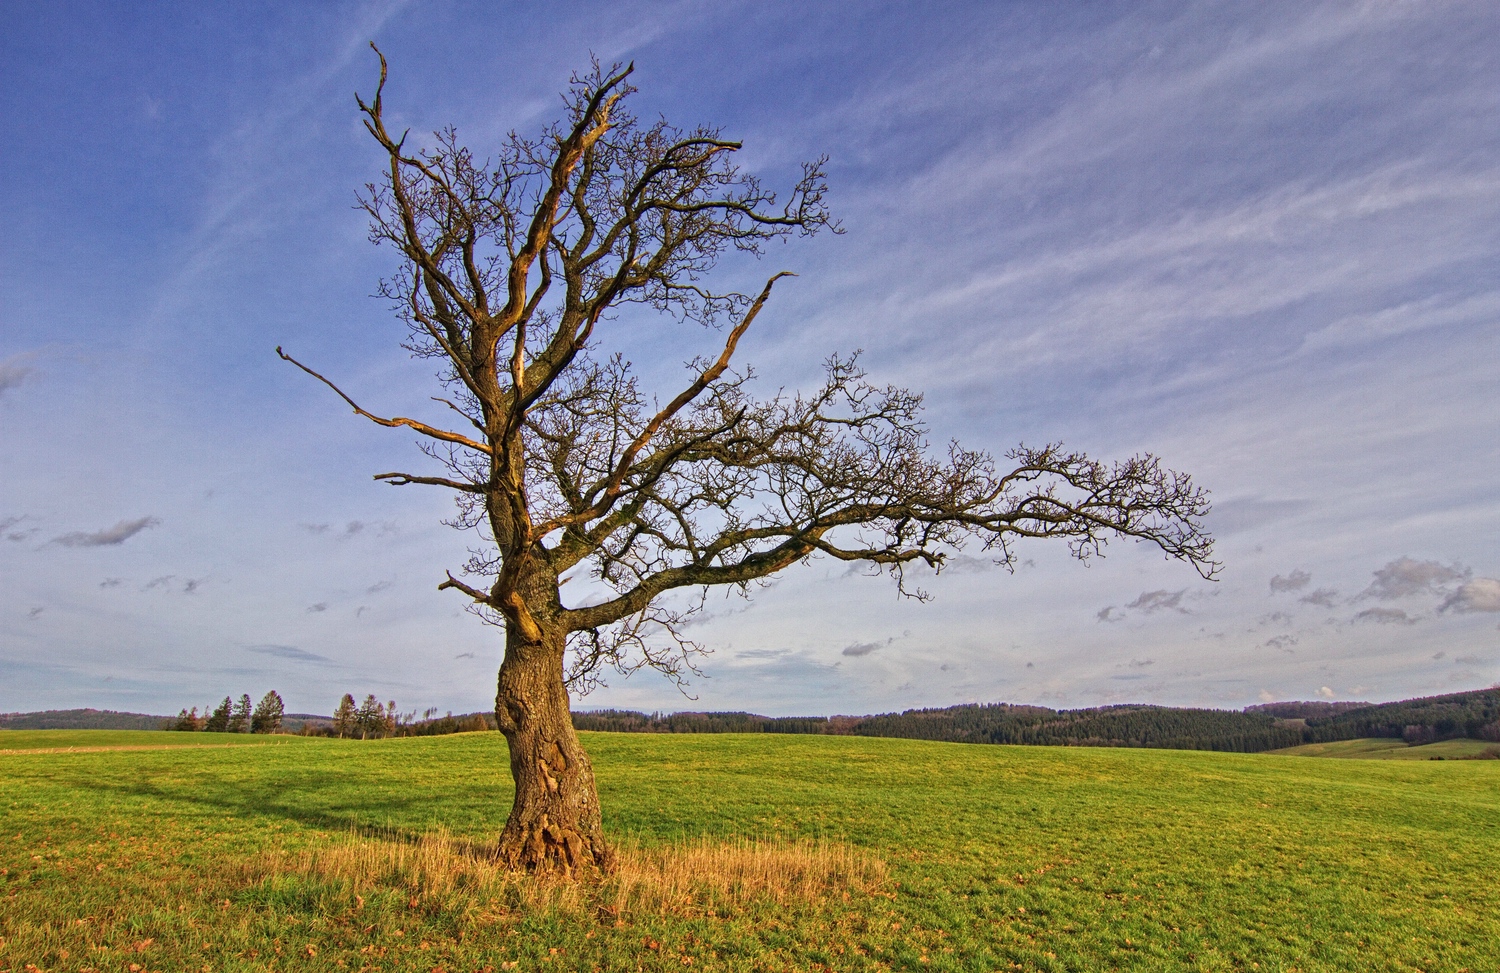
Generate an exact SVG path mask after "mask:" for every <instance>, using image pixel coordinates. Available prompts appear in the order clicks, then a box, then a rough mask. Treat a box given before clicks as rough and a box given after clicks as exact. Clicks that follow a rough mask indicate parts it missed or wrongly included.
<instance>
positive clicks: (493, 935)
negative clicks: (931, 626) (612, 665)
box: [0, 731, 1500, 973]
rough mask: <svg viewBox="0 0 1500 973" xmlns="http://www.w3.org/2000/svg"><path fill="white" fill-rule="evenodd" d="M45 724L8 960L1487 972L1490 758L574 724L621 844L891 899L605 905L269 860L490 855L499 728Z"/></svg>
mask: <svg viewBox="0 0 1500 973" xmlns="http://www.w3.org/2000/svg"><path fill="white" fill-rule="evenodd" d="M43 732H45V731H37V733H35V734H32V739H33V740H35V741H39V742H37V743H36V744H35V747H36V748H39V752H35V753H30V754H28V753H17V752H10V753H3V754H0V794H3V797H0V870H3V874H0V895H3V898H0V937H3V940H4V941H3V943H0V970H5V969H12V970H16V971H18V973H19V971H21V970H24V969H26V964H27V963H31V964H34V965H35V966H36V967H37V968H38V969H43V970H85V969H98V970H120V971H129V970H130V969H131V964H135V965H136V966H137V967H139V968H140V969H142V970H198V969H206V970H209V971H213V973H218V971H238V970H266V969H297V970H311V971H318V970H328V971H332V970H338V969H349V970H358V969H362V968H363V969H369V970H421V971H425V973H430V971H432V970H435V969H441V970H443V971H445V973H454V971H460V970H462V971H469V970H479V971H483V970H484V969H485V968H486V967H489V968H491V969H492V970H503V969H518V970H532V969H541V970H595V969H600V970H636V969H641V970H667V969H671V970H678V971H680V970H683V969H688V968H690V967H696V968H698V969H707V970H768V971H769V970H812V969H829V970H882V969H911V970H917V969H937V970H986V971H988V970H1010V969H1024V970H1045V971H1061V970H1070V971H1094V970H1115V969H1119V970H1255V969H1258V970H1281V971H1287V973H1290V971H1294V970H1296V971H1315V970H1328V971H1333V970H1339V971H1343V970H1426V971H1458V970H1474V971H1479V970H1486V971H1492V970H1496V969H1500V886H1497V884H1496V882H1495V881H1494V875H1495V873H1496V870H1497V867H1500V852H1497V851H1496V849H1497V848H1500V762H1497V761H1462V762H1450V761H1444V762H1397V761H1390V762H1382V763H1374V762H1355V761H1340V760H1296V759H1288V758H1286V757H1283V756H1270V755H1263V754H1262V755H1237V754H1217V753H1195V752H1177V751H1150V750H1127V749H1088V748H1052V747H994V746H966V745H962V744H939V743H924V742H917V741H906V740H880V739H865V738H848V737H811V736H810V737H793V736H778V735H701V736H699V735H691V736H690V735H682V736H671V735H623V734H622V735H612V734H586V735H585V744H586V745H587V746H588V747H589V749H590V751H591V753H592V754H593V756H594V761H595V767H596V771H597V774H598V778H599V783H600V788H601V796H602V798H603V801H604V805H605V812H606V826H607V827H608V828H609V829H611V831H612V832H613V833H614V834H615V835H616V837H618V838H622V839H624V840H626V841H627V842H628V843H633V844H635V845H639V846H644V847H648V848H649V847H652V846H657V845H662V844H669V843H672V842H679V841H683V840H685V839H708V840H709V841H716V840H720V839H725V840H730V839H736V838H745V837H751V838H763V839H770V840H772V841H783V842H788V843H791V842H795V841H798V840H800V839H812V840H815V841H816V840H821V841H824V842H842V843H845V844H847V845H851V846H853V847H854V848H856V849H857V850H859V851H861V852H862V853H864V854H866V855H868V856H872V857H877V858H879V859H882V860H883V861H884V862H885V863H886V864H887V867H888V879H887V881H886V884H885V885H884V887H882V888H878V889H876V890H873V891H868V890H861V889H858V888H855V889H851V890H849V891H848V892H847V895H845V894H840V893H838V892H837V891H835V892H833V893H830V894H826V895H821V896H813V897H807V898H803V899H793V900H790V901H785V902H782V903H779V904H778V903H777V902H775V901H772V900H770V899H766V900H764V901H759V900H751V901H748V902H742V903H739V904H737V905H734V906H732V907H725V906H723V905H722V904H718V905H715V904H713V903H710V902H706V901H705V902H701V903H696V904H695V903H685V904H683V905H682V907H681V908H675V909H672V910H651V909H642V910H640V911H638V912H631V911H626V912H625V913H623V914H621V915H620V916H618V917H615V916H613V915H606V914H605V913H603V912H599V913H597V914H596V913H595V912H594V911H591V910H590V909H588V908H583V909H578V908H573V909H568V908H527V907H525V906H524V903H522V902H521V900H519V899H517V898H516V897H515V896H514V895H513V894H509V893H504V894H492V893H486V892H483V891H478V890H475V891H465V890H463V889H457V890H454V891H452V892H449V893H445V894H443V895H436V894H433V895H427V894H416V893H414V892H413V890H412V889H410V888H406V887H402V886H401V885H400V883H398V882H394V881H393V882H387V883H385V884H381V883H380V882H376V884H375V887H374V888H373V889H372V888H365V889H364V891H363V892H361V891H360V890H359V889H356V888H354V887H351V886H349V885H348V884H347V883H342V884H341V883H340V882H339V881H336V880H333V879H327V878H320V877H318V876H317V875H316V874H306V873H297V872H295V871H286V870H281V871H277V870H276V869H267V868H265V867H262V865H261V864H257V863H264V862H266V861H269V860H271V859H270V858H269V857H268V855H269V854H270V853H271V852H275V851H281V852H284V853H286V854H287V855H292V856H295V855H296V854H299V853H305V852H308V851H309V850H316V849H319V848H326V847H331V846H333V845H336V844H337V843H338V842H340V841H345V842H347V841H348V840H350V839H348V838H347V837H341V836H345V835H347V834H348V833H349V829H350V828H351V825H353V824H358V825H360V826H363V827H381V828H386V829H389V830H388V831H387V832H386V833H387V834H389V835H391V836H393V837H394V838H396V839H397V840H400V839H402V838H403V837H404V838H415V837H417V836H420V835H422V834H425V833H430V832H432V831H434V830H436V829H446V831H447V832H450V833H452V834H453V835H454V836H455V837H457V838H472V839H479V840H483V839H485V838H487V837H489V836H492V835H493V833H494V831H495V830H496V829H497V828H498V825H499V823H501V822H502V821H503V819H504V816H505V813H506V811H507V810H508V807H509V801H510V786H509V782H508V779H507V764H506V758H505V749H504V741H503V740H502V739H501V738H500V737H499V735H498V734H493V733H489V734H464V735H459V736H451V737H436V738H421V739H402V740H388V741H379V742H358V741H339V740H301V739H295V740H289V739H285V738H284V739H283V740H282V741H275V742H276V743H277V744H279V745H268V746H228V747H208V748H202V749H181V748H164V749H157V750H117V751H92V752H79V751H75V752H71V753H70V752H66V751H62V752H59V751H58V747H68V746H75V747H76V746H80V745H81V744H80V743H79V742H78V740H79V737H80V734H79V733H74V732H67V733H59V734H57V735H55V736H54V737H53V738H52V739H54V740H58V741H66V742H61V743H56V744H51V745H45V744H44V742H40V741H44V740H45V739H46V738H44V737H42V736H40V735H39V734H40V733H43ZM147 735H148V736H150V737H151V738H152V739H153V740H159V739H161V737H166V736H174V735H172V734H161V735H159V736H158V735H154V734H147ZM187 736H188V735H186V734H184V735H182V737H183V738H186V737H187ZM9 739H11V737H10V736H9V735H8V734H7V735H4V736H0V740H9ZM86 739H93V740H98V739H112V740H124V739H126V737H125V736H124V735H122V734H115V733H108V732H107V731H98V732H97V735H92V734H91V735H89V736H88V737H86ZM204 739H205V738H204V737H203V736H199V740H198V741H195V742H199V741H203V740H204ZM236 742H238V741H236ZM123 745H127V746H128V745H134V744H131V743H126V744H123ZM0 749H3V748H0ZM11 749H12V750H14V749H16V748H14V746H12V748H11ZM42 751H45V752H42ZM308 947H311V948H312V955H309V950H308ZM64 951H66V954H67V955H66V958H64V956H63V952H64ZM506 963H514V964H517V965H515V966H511V967H507V966H506V965H505V964H506Z"/></svg>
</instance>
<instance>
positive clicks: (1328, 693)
mask: <svg viewBox="0 0 1500 973" xmlns="http://www.w3.org/2000/svg"><path fill="white" fill-rule="evenodd" d="M1318 695H1319V696H1322V697H1323V698H1324V699H1333V698H1334V697H1336V696H1338V693H1336V692H1334V691H1333V690H1332V689H1331V688H1329V687H1328V686H1319V687H1318Z"/></svg>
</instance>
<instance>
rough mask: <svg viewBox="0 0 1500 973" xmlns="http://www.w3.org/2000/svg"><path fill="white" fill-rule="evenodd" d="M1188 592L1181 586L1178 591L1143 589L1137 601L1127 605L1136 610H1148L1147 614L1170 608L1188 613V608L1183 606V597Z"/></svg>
mask: <svg viewBox="0 0 1500 973" xmlns="http://www.w3.org/2000/svg"><path fill="white" fill-rule="evenodd" d="M1186 594H1187V589H1186V588H1180V589H1178V590H1177V591H1166V590H1158V591H1143V592H1141V594H1140V596H1139V597H1137V598H1136V599H1135V601H1132V602H1130V603H1129V604H1127V605H1126V606H1125V607H1126V608H1134V609H1135V610H1136V611H1142V612H1146V613H1147V614H1150V613H1151V612H1159V611H1169V610H1170V611H1177V612H1181V613H1183V614H1184V615H1185V614H1187V609H1186V608H1183V607H1182V598H1183V596H1184V595H1186Z"/></svg>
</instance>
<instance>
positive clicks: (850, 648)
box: [839, 638, 896, 658]
mask: <svg viewBox="0 0 1500 973" xmlns="http://www.w3.org/2000/svg"><path fill="white" fill-rule="evenodd" d="M894 641H896V640H895V638H888V639H885V640H883V641H879V642H855V643H853V644H851V645H846V646H844V648H843V650H842V651H841V652H839V655H848V656H854V657H856V658H858V657H859V656H862V655H869V654H870V653H871V652H874V651H875V650H876V649H883V648H885V647H886V646H887V645H890V644H891V643H892V642H894Z"/></svg>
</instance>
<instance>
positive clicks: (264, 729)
mask: <svg viewBox="0 0 1500 973" xmlns="http://www.w3.org/2000/svg"><path fill="white" fill-rule="evenodd" d="M285 715H286V705H285V704H284V703H283V702H282V701H281V694H280V693H278V692H276V690H274V689H273V690H271V691H270V692H268V693H266V694H265V695H264V696H262V697H261V698H260V702H259V703H257V704H256V705H255V708H254V709H252V708H251V707H250V694H249V693H245V694H243V695H242V696H240V698H239V702H234V701H233V700H231V699H230V697H228V696H225V697H224V701H223V702H221V703H220V704H219V705H218V706H216V707H214V709H213V711H212V712H210V711H209V709H208V707H207V706H205V707H203V715H202V716H199V715H198V707H196V706H194V707H192V708H191V709H184V710H183V711H182V712H180V713H178V714H177V718H176V719H175V720H172V721H170V722H169V723H168V724H167V725H166V727H165V729H168V730H179V731H186V732H195V731H198V732H205V733H276V732H278V731H279V730H280V729H281V721H282V718H283V717H284V716H285Z"/></svg>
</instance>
